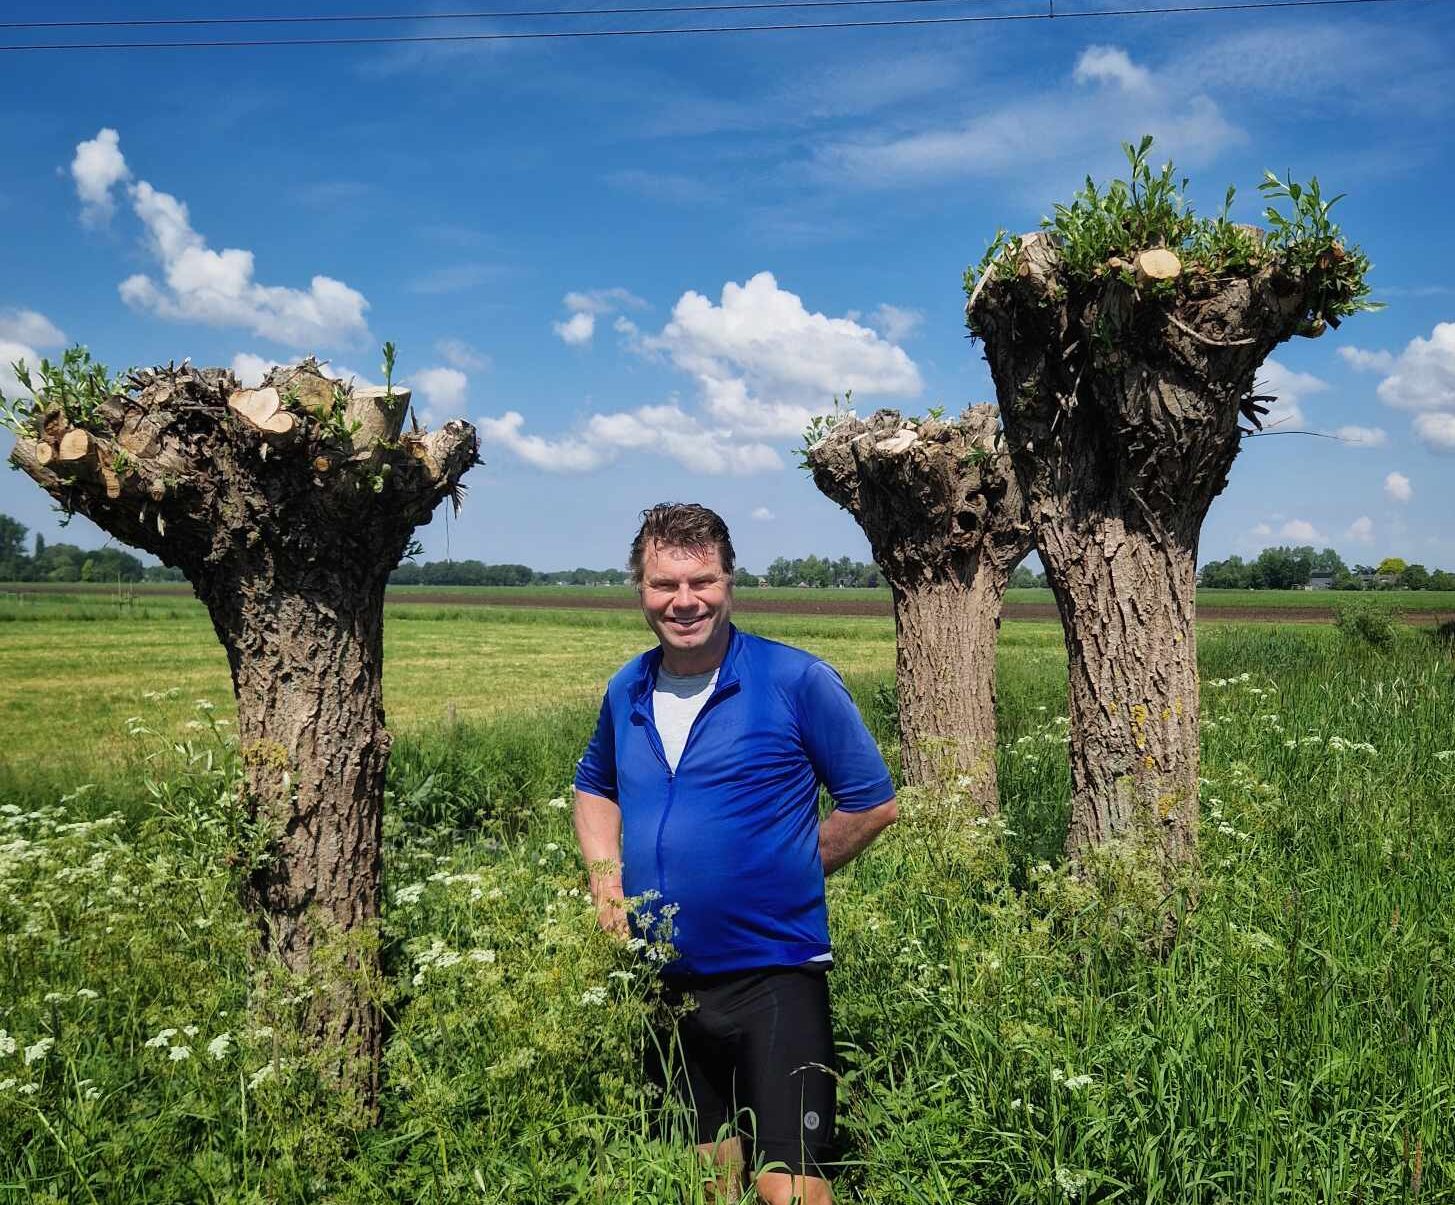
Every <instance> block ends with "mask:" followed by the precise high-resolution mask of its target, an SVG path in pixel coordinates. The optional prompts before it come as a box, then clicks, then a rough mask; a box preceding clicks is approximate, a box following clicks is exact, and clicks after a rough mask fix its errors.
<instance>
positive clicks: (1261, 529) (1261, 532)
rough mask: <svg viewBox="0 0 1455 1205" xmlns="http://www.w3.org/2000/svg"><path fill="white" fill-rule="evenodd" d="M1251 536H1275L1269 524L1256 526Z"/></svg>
mask: <svg viewBox="0 0 1455 1205" xmlns="http://www.w3.org/2000/svg"><path fill="white" fill-rule="evenodd" d="M1251 534H1253V535H1255V536H1271V535H1272V534H1273V528H1271V527H1269V526H1268V524H1267V523H1257V524H1255V525H1254V527H1253V531H1252V533H1251Z"/></svg>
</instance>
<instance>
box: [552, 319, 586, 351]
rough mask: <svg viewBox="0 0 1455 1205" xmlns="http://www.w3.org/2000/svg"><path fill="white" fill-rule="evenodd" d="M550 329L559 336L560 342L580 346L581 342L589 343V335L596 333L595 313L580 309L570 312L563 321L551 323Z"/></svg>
mask: <svg viewBox="0 0 1455 1205" xmlns="http://www.w3.org/2000/svg"><path fill="white" fill-rule="evenodd" d="M551 329H552V330H553V331H555V332H556V334H557V335H559V336H560V338H561V342H562V343H568V344H570V345H571V346H572V347H580V346H581V344H583V343H590V342H591V336H592V335H594V334H595V333H596V315H595V314H592V313H588V312H587V311H585V310H582V311H580V312H579V313H575V314H572V315H571V316H570V317H569V318H567V319H566V321H565V322H553V323H551Z"/></svg>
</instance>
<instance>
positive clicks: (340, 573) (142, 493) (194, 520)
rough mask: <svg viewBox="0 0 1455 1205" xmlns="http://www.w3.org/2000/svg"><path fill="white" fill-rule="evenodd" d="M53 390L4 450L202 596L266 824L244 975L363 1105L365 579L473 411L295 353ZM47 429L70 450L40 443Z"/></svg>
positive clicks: (369, 1075)
mask: <svg viewBox="0 0 1455 1205" xmlns="http://www.w3.org/2000/svg"><path fill="white" fill-rule="evenodd" d="M103 385H104V386H105V387H106V392H105V393H104V394H103V393H102V392H101V391H102V388H103ZM57 392H58V393H59V394H60V396H58V397H56V398H54V399H51V398H49V397H47V396H45V395H42V396H41V397H40V398H39V399H38V401H39V403H40V404H39V405H38V407H37V409H36V411H35V412H34V414H33V415H32V416H31V422H30V426H29V429H28V430H27V431H25V432H24V433H23V434H22V437H21V438H19V439H17V441H16V444H15V449H14V451H13V452H12V454H11V459H12V460H13V461H14V462H15V463H16V464H17V465H18V466H19V467H20V468H22V469H24V470H25V471H26V472H27V473H29V474H30V476H31V477H33V478H34V479H35V480H36V481H37V482H39V483H40V484H41V485H42V486H43V487H44V488H45V489H46V490H47V492H49V493H50V494H51V495H52V496H53V497H55V498H56V499H57V500H58V501H60V502H61V504H62V505H63V506H65V507H66V508H67V509H68V510H74V511H79V512H80V513H82V514H85V515H87V516H88V517H89V518H91V519H92V520H94V521H95V522H96V523H97V524H98V525H99V526H100V527H102V528H103V529H105V530H106V531H109V532H111V533H112V534H114V535H116V536H118V537H119V538H120V539H122V540H125V541H126V542H127V543H130V544H134V545H137V546H138V547H141V548H144V549H146V550H147V551H149V552H152V553H154V554H156V555H157V556H159V557H160V558H161V559H162V560H163V561H164V562H165V563H167V564H169V565H176V566H179V567H180V568H181V569H182V570H183V571H184V572H185V573H186V574H187V577H188V580H189V581H191V583H192V585H193V588H194V589H195V590H196V592H197V595H198V597H199V598H200V599H201V600H202V601H203V602H204V603H205V604H206V605H207V608H208V611H209V613H210V614H211V616H212V623H213V627H214V629H215V630H216V632H217V635H218V638H219V639H220V640H221V641H222V644H223V646H224V648H225V649H226V650H227V657H228V664H229V665H230V666H231V669H232V681H233V690H234V693H235V694H236V696H237V704H238V740H239V754H240V756H241V759H242V763H243V772H244V784H243V789H244V792H245V799H244V803H245V805H246V809H247V812H248V814H249V816H250V818H251V820H252V821H253V823H254V825H255V826H256V828H257V830H258V834H257V835H258V837H259V839H260V840H261V841H262V842H263V843H264V846H265V848H264V849H263V856H262V858H261V860H260V861H259V862H258V863H257V864H256V865H255V866H253V867H252V869H251V871H250V874H249V876H248V880H247V882H246V883H245V885H244V896H245V900H246V902H247V904H248V906H249V907H250V908H251V909H253V910H254V912H255V913H256V915H257V918H258V922H259V932H260V950H261V953H262V955H263V960H262V968H263V970H264V972H265V975H264V978H265V979H267V978H269V977H270V976H269V974H268V972H271V971H277V970H282V971H283V972H284V978H285V980H288V981H289V983H288V991H287V995H288V997H289V998H290V999H291V1000H292V1001H293V1002H294V1003H295V1004H298V1003H301V1016H300V1015H297V1014H292V1013H290V1014H289V1016H288V1018H287V1022H286V1023H287V1024H289V1025H290V1026H292V1025H295V1024H296V1026H297V1031H298V1032H299V1033H300V1034H301V1036H302V1037H303V1038H304V1040H305V1042H307V1043H308V1044H309V1045H310V1046H312V1047H313V1048H314V1052H313V1053H314V1055H315V1056H316V1058H317V1060H318V1069H319V1070H320V1071H321V1072H323V1074H324V1076H325V1078H326V1079H327V1080H329V1081H331V1082H332V1083H333V1084H334V1085H335V1087H336V1088H338V1089H339V1090H340V1094H341V1095H342V1096H343V1097H344V1098H345V1099H351V1100H352V1101H353V1102H354V1103H355V1104H356V1105H357V1106H358V1107H359V1109H360V1110H361V1113H362V1116H363V1117H364V1119H366V1120H368V1119H372V1118H373V1117H374V1116H375V1109H376V1102H377V1098H378V1089H379V1063H380V1056H381V1052H382V1025H381V1015H380V1012H379V1008H378V1003H377V1001H378V987H379V982H378V979H379V967H378V953H377V933H376V922H377V920H378V916H379V895H380V881H379V879H380V852H381V851H380V832H381V829H380V821H381V807H382V803H383V797H384V771H385V767H386V765H387V764H388V760H389V734H388V732H387V731H386V730H385V728H384V709H383V702H382V696H381V692H380V684H381V673H382V669H383V646H382V631H383V616H384V587H385V584H386V582H387V581H388V577H389V573H390V571H391V570H392V569H393V568H394V567H395V566H396V565H397V564H398V563H399V558H400V557H401V556H402V555H403V553H404V550H405V547H406V545H407V544H408V542H409V540H410V538H411V536H412V533H413V531H414V529H415V527H416V526H418V525H419V524H420V523H422V522H424V521H426V520H427V519H428V518H429V516H430V514H431V512H432V511H433V510H434V508H435V506H436V505H437V504H438V503H439V502H440V501H441V500H442V499H444V498H446V497H453V498H455V499H456V501H458V490H459V488H460V487H459V480H460V477H461V476H462V474H463V473H464V472H465V470H467V469H468V468H469V467H470V466H471V465H472V464H475V463H477V461H478V457H477V455H476V453H477V449H478V441H477V439H476V436H475V432H474V429H473V428H471V427H470V426H469V424H467V423H460V422H452V423H447V424H446V425H445V426H444V427H443V428H441V429H440V430H438V431H433V432H428V433H425V432H420V431H418V430H417V429H416V430H414V431H411V432H409V433H403V432H402V430H401V425H402V423H403V421H404V416H405V410H406V409H407V406H408V400H409V399H408V393H407V391H402V390H401V391H393V390H388V389H386V390H385V391H383V393H382V395H380V393H379V391H377V390H361V391H358V392H357V393H356V394H355V393H351V392H350V390H349V389H348V388H347V387H344V386H342V385H339V384H338V383H336V382H333V381H330V380H327V379H326V378H324V377H323V375H322V373H321V371H320V370H319V368H318V365H317V364H316V363H315V362H313V361H311V360H307V361H304V362H303V363H302V364H300V365H298V366H296V367H293V368H279V369H275V370H274V371H273V372H272V373H270V374H269V377H268V380H267V381H265V382H264V385H263V387H262V388H261V389H257V390H240V389H239V388H238V385H237V381H236V380H235V379H234V378H233V376H232V375H231V374H230V373H228V372H225V371H223V370H221V369H200V370H199V369H194V368H191V367H189V366H187V365H185V364H184V365H182V366H181V367H180V368H179V367H176V366H173V365H168V366H166V367H165V368H158V369H154V370H148V371H145V372H140V373H135V374H133V375H132V377H131V379H130V381H129V382H128V383H127V384H126V386H125V387H124V388H123V387H122V383H120V382H117V383H115V384H112V383H109V382H104V370H100V374H99V376H94V377H93V376H88V377H87V378H86V380H85V382H84V385H83V386H82V387H72V388H70V389H62V390H58V391H57ZM78 392H79V393H80V394H81V397H80V401H81V402H84V403H85V404H84V405H79V404H78V399H77V393H78ZM83 423H84V424H87V426H85V427H84V428H83V427H82V426H81V424H83ZM81 434H84V436H85V438H84V439H82V438H80V437H79V436H80V435H81ZM66 441H69V442H68V444H67V446H68V448H69V449H70V450H71V451H73V452H74V451H75V450H76V449H77V448H79V447H80V446H81V445H82V444H83V443H84V445H85V449H86V453H85V454H84V455H79V456H75V457H74V458H73V459H71V460H68V461H62V460H61V459H60V457H59V456H58V455H55V456H47V455H46V454H45V451H43V450H49V451H54V452H57V453H58V452H59V449H60V446H61V444H62V443H63V442H66Z"/></svg>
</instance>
